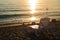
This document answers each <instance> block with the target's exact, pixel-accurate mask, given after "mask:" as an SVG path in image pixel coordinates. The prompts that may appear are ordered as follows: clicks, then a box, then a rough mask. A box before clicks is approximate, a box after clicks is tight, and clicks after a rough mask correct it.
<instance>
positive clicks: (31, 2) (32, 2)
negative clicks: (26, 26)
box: [29, 0, 37, 14]
mask: <svg viewBox="0 0 60 40" xmlns="http://www.w3.org/2000/svg"><path fill="white" fill-rule="evenodd" d="M36 2H37V0H29V5H30V10H31V13H32V14H34V13H35V12H36Z"/></svg>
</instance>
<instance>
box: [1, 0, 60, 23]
mask: <svg viewBox="0 0 60 40" xmlns="http://www.w3.org/2000/svg"><path fill="white" fill-rule="evenodd" d="M37 1H38V2H36V3H35V2H34V0H33V1H32V0H31V1H30V2H31V3H27V2H28V1H27V0H25V2H23V1H21V0H20V2H18V1H16V0H15V1H14V2H13V1H12V0H11V1H9V0H6V1H1V3H0V23H10V22H11V23H12V22H19V23H22V22H33V21H34V22H39V21H40V19H41V18H42V17H45V16H46V17H50V18H51V19H54V18H55V19H57V20H60V6H59V4H58V2H56V1H58V0H55V1H54V0H53V1H52V0H51V1H48V0H44V1H43V0H37ZM47 1H48V2H47ZM3 2H4V3H3ZM53 2H54V3H53ZM51 3H53V4H51ZM32 17H35V19H33V20H31V18H32ZM36 19H37V20H36Z"/></svg>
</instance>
